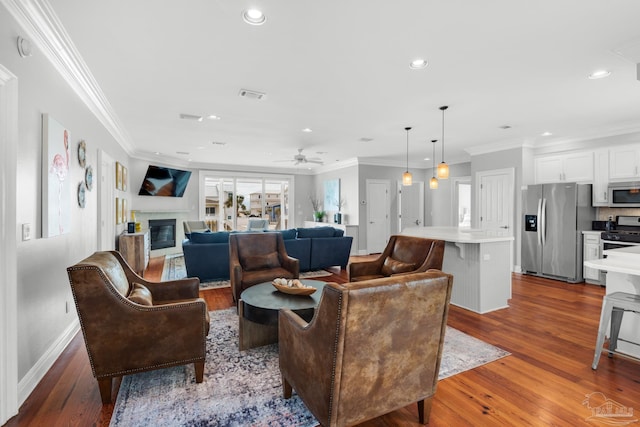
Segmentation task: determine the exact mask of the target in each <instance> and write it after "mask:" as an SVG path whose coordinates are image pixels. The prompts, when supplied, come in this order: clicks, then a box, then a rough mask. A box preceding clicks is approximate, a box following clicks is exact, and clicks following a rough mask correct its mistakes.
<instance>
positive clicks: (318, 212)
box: [309, 196, 325, 222]
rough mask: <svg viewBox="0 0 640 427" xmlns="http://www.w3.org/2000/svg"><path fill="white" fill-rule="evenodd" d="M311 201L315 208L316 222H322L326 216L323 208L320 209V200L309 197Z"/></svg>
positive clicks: (314, 217)
mask: <svg viewBox="0 0 640 427" xmlns="http://www.w3.org/2000/svg"><path fill="white" fill-rule="evenodd" d="M309 200H310V201H311V206H312V207H313V219H314V220H316V222H321V221H322V218H324V216H325V212H324V211H323V210H322V207H320V200H318V199H316V198H315V197H313V196H309Z"/></svg>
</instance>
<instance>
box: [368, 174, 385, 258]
mask: <svg viewBox="0 0 640 427" xmlns="http://www.w3.org/2000/svg"><path fill="white" fill-rule="evenodd" d="M390 186H391V185H390V183H389V181H386V180H375V179H368V180H367V201H366V203H367V251H368V252H369V253H378V252H382V251H383V250H384V248H385V246H386V245H387V242H388V241H389V235H390V232H391V225H390V224H391V223H390V220H389V213H390V203H389V189H390Z"/></svg>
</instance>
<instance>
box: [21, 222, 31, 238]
mask: <svg viewBox="0 0 640 427" xmlns="http://www.w3.org/2000/svg"><path fill="white" fill-rule="evenodd" d="M30 239H31V224H29V223H26V224H22V241H23V242H25V241H27V240H30Z"/></svg>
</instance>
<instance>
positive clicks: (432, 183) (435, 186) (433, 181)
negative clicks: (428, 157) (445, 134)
mask: <svg viewBox="0 0 640 427" xmlns="http://www.w3.org/2000/svg"><path fill="white" fill-rule="evenodd" d="M431 142H432V143H433V176H432V177H431V180H430V181H429V188H430V189H432V190H437V189H438V178H436V142H438V140H437V139H432V140H431Z"/></svg>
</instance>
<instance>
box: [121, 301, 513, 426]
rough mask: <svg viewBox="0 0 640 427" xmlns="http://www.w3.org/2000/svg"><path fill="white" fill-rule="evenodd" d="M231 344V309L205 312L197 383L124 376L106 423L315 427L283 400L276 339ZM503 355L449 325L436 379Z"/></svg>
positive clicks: (181, 369) (180, 374)
mask: <svg viewBox="0 0 640 427" xmlns="http://www.w3.org/2000/svg"><path fill="white" fill-rule="evenodd" d="M237 343H238V317H237V315H236V312H235V309H228V310H218V311H212V312H211V332H210V333H209V337H208V338H207V361H206V366H205V370H204V382H202V383H200V384H196V383H195V378H194V369H193V365H192V364H191V365H187V366H178V367H173V368H168V369H161V370H156V371H151V372H143V373H140V374H135V375H127V376H125V377H124V378H123V380H122V383H121V385H120V392H119V393H118V399H117V401H116V404H115V408H114V411H113V416H112V418H111V423H110V426H112V427H129V426H131V427H133V426H136V427H137V426H225V427H227V426H229V427H233V426H237V427H241V426H242V427H244V426H256V427H262V426H264V427H266V426H269V427H277V426H288V427H294V426H297V427H311V426H316V425H317V421H316V420H315V418H314V417H313V415H311V413H310V412H309V411H308V410H307V408H306V407H305V406H304V403H302V401H301V400H300V399H299V398H298V396H296V395H295V393H294V395H293V397H292V398H291V399H284V398H283V397H282V386H281V382H280V370H279V368H278V346H277V344H273V345H269V346H264V347H259V348H255V349H250V350H246V351H242V352H241V351H239V350H238V344H237ZM508 354H509V353H507V352H506V351H504V350H501V349H499V348H497V347H494V346H492V345H490V344H487V343H485V342H483V341H481V340H478V339H476V338H473V337H471V336H469V335H467V334H465V333H463V332H460V331H458V330H456V329H453V328H450V327H449V328H447V333H446V338H445V344H444V350H443V356H442V362H441V366H440V375H439V379H443V378H446V377H449V376H452V375H455V374H457V373H460V372H463V371H466V370H468V369H472V368H475V367H477V366H480V365H483V364H485V363H488V362H491V361H494V360H497V359H499V358H501V357H504V356H507V355H508Z"/></svg>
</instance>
